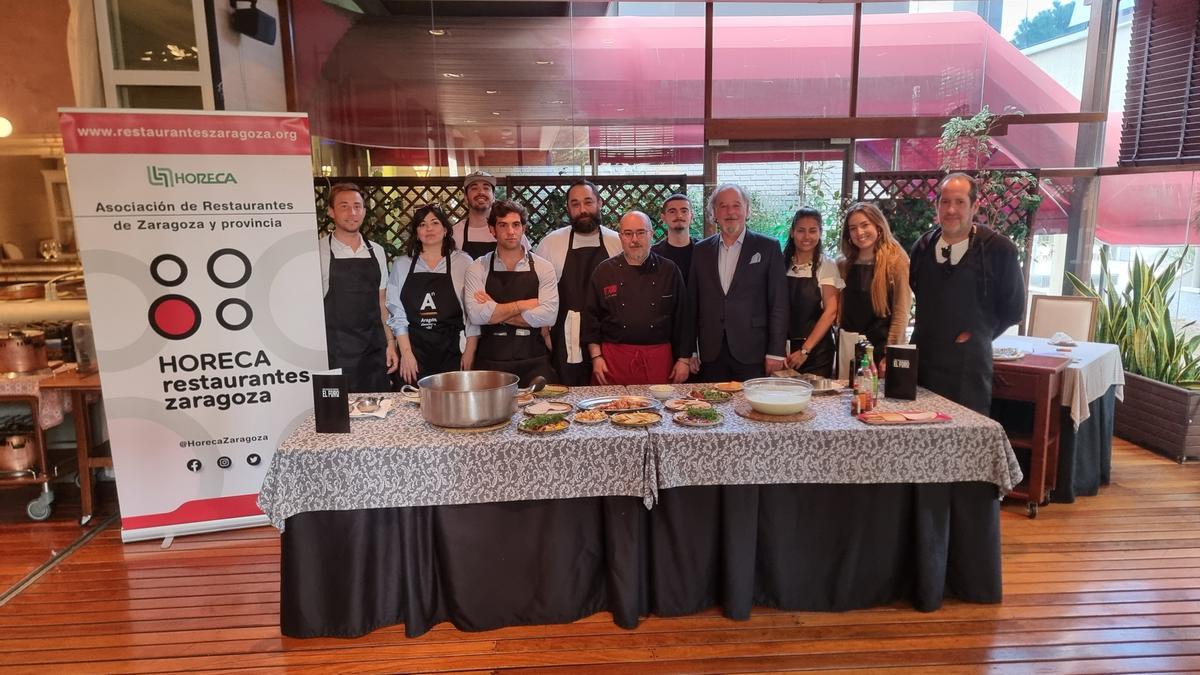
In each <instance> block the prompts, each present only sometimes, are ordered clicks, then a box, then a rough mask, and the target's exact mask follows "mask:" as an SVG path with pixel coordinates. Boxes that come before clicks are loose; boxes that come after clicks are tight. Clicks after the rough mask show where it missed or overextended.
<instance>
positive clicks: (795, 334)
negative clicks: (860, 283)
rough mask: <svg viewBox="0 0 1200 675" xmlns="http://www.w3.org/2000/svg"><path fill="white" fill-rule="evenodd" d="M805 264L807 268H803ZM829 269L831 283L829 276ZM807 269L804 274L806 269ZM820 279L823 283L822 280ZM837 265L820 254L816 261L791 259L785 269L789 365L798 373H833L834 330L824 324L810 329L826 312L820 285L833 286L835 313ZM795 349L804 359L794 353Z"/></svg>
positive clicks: (835, 310)
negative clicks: (805, 261) (818, 330)
mask: <svg viewBox="0 0 1200 675" xmlns="http://www.w3.org/2000/svg"><path fill="white" fill-rule="evenodd" d="M804 267H807V268H808V269H803V268H804ZM830 271H832V272H833V276H832V280H833V283H829V281H830V280H831V279H830V277H829V276H828V272H830ZM806 272H807V273H808V275H807V276H805V273H806ZM822 281H824V282H826V283H824V284H823V283H822ZM838 281H840V279H839V278H838V276H837V265H835V264H834V263H833V261H831V260H829V259H828V258H826V257H825V256H823V255H820V254H818V255H817V262H816V265H815V266H814V265H813V263H811V262H809V263H807V264H803V263H795V262H793V263H792V264H791V266H790V267H789V270H788V277H787V283H788V341H789V343H790V345H789V347H788V348H789V349H790V350H791V352H790V353H789V354H788V365H789V366H791V367H793V368H794V369H795V370H796V371H797V372H800V373H813V374H816V375H820V376H821V377H833V362H834V357H835V355H836V353H837V350H836V348H835V346H834V343H833V331H832V330H830V328H828V327H827V328H825V329H824V330H822V331H821V333H820V334H819V335H814V334H813V332H814V330H815V329H816V327H817V323H819V322H820V320H821V316H822V315H823V314H824V313H825V309H826V304H825V297H824V294H823V292H822V286H826V287H830V288H832V289H833V290H834V294H833V304H832V311H833V312H834V315H835V316H836V313H837V282H838ZM797 352H798V353H799V354H801V355H803V357H804V358H803V359H800V358H798V357H796V356H795V355H796V354H797Z"/></svg>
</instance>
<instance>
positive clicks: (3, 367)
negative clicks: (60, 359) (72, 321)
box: [0, 329, 47, 373]
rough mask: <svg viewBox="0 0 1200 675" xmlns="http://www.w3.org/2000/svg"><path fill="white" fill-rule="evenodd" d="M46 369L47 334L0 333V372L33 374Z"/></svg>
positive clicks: (22, 331) (23, 331)
mask: <svg viewBox="0 0 1200 675" xmlns="http://www.w3.org/2000/svg"><path fill="white" fill-rule="evenodd" d="M46 367H47V362H46V334H45V333H43V332H42V331H40V330H16V329H14V330H9V331H7V332H3V331H0V372H6V373H32V372H36V371H38V370H42V369H45V368H46Z"/></svg>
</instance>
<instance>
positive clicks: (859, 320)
mask: <svg viewBox="0 0 1200 675" xmlns="http://www.w3.org/2000/svg"><path fill="white" fill-rule="evenodd" d="M881 274H882V272H881ZM874 276H875V266H874V265H854V264H850V265H847V266H846V287H845V288H843V289H842V320H841V325H840V326H839V327H840V328H841V329H842V330H848V331H851V332H853V333H861V334H862V335H865V336H866V338H867V340H868V341H869V342H870V343H871V345H872V346H874V347H875V360H876V361H882V360H883V356H884V351H885V350H886V348H887V342H888V328H889V327H890V326H891V324H892V317H891V316H890V315H889V316H875V306H874V305H872V304H871V280H872V279H873V278H874ZM891 300H892V298H891V289H888V306H889V307H891V304H892V302H891Z"/></svg>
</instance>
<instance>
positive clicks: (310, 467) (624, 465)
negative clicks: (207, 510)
mask: <svg viewBox="0 0 1200 675" xmlns="http://www.w3.org/2000/svg"><path fill="white" fill-rule="evenodd" d="M623 393H625V388H624V387H578V388H576V389H573V390H572V391H571V392H570V393H568V394H567V395H566V396H564V397H562V398H561V399H560V400H563V401H568V402H576V401H579V400H582V399H584V398H587V397H590V396H609V395H619V394H623ZM395 398H396V399H397V400H399V396H398V395H395ZM648 451H649V438H648V436H647V434H646V431H645V430H644V429H623V428H619V427H613V426H611V425H609V424H602V425H594V426H587V425H582V424H572V425H571V427H570V428H569V429H567V430H566V431H565V432H562V433H557V434H550V435H547V436H534V435H531V434H526V433H524V432H520V431H517V429H516V424H515V422H514V423H511V424H509V426H508V427H506V428H504V429H501V430H498V431H491V432H481V433H449V432H447V431H444V430H441V429H437V428H435V427H432V426H430V425H429V424H426V423H425V421H424V420H423V419H422V417H421V412H420V408H418V407H417V406H415V405H412V404H408V403H400V404H399V406H398V409H397V410H396V411H395V412H394V413H392V414H390V415H388V417H387V418H386V419H382V420H381V419H374V418H372V419H353V420H351V421H350V433H349V434H318V433H316V431H315V430H314V426H313V419H312V418H309V419H308V421H306V422H305V423H304V424H302V425H301V426H300V427H299V428H298V429H297V430H296V431H295V432H293V433H292V435H291V436H289V437H288V438H287V439H286V440H284V441H283V442H282V443H281V444H280V447H279V449H278V450H277V451H276V452H275V456H274V458H273V459H272V460H271V466H270V468H269V469H268V471H267V476H266V478H265V479H264V481H263V486H262V490H261V491H260V492H259V496H258V506H259V508H261V509H262V510H263V512H264V513H266V514H267V516H269V517H270V519H271V523H272V524H273V525H275V527H277V528H279V529H281V530H282V529H283V524H284V521H286V520H287V519H288V518H289V517H291V516H293V515H295V514H297V513H302V512H305V511H322V510H346V509H371V508H384V507H399V506H432V505H446V504H478V503H485V502H505V501H518V500H526V499H566V498H572V497H599V496H617V495H624V496H632V497H642V498H643V499H645V500H647V506H649V505H650V503H651V502H652V500H653V495H654V494H655V491H654V488H653V486H652V485H651V484H650V478H651V476H652V475H653V474H651V473H650V472H649V468H650V467H653V462H652V461H651V460H650V458H649V457H648V456H647V453H648Z"/></svg>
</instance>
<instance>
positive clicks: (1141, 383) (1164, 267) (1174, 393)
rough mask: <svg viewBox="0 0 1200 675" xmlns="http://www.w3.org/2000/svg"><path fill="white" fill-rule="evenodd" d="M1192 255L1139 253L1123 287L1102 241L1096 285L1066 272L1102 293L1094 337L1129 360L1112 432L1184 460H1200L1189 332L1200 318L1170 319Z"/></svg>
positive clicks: (1197, 364)
mask: <svg viewBox="0 0 1200 675" xmlns="http://www.w3.org/2000/svg"><path fill="white" fill-rule="evenodd" d="M1186 257H1187V249H1186V248H1185V249H1184V254H1183V255H1181V256H1180V257H1179V258H1178V259H1176V260H1167V252H1166V251H1164V252H1163V253H1162V254H1161V255H1160V256H1158V258H1157V259H1155V260H1154V262H1153V263H1147V262H1146V261H1144V260H1143V259H1142V257H1141V256H1140V255H1134V258H1133V264H1132V265H1131V266H1130V273H1129V282H1128V284H1127V285H1126V286H1125V288H1124V289H1123V290H1118V289H1117V287H1116V284H1115V283H1114V281H1113V277H1112V274H1111V273H1110V271H1109V267H1108V246H1101V247H1100V281H1099V284H1098V287H1097V288H1092V287H1091V286H1089V285H1088V284H1085V283H1084V282H1083V280H1081V279H1080V278H1079V277H1077V276H1075V275H1074V274H1071V273H1070V272H1068V273H1067V278H1068V280H1070V282H1071V285H1072V286H1074V287H1075V290H1076V291H1078V292H1079V293H1080V294H1081V295H1086V296H1088V297H1093V298H1098V299H1099V300H1100V306H1099V311H1098V313H1097V316H1096V341H1097V342H1109V343H1112V344H1115V345H1117V348H1118V349H1119V350H1120V352H1121V361H1122V363H1123V364H1124V366H1125V396H1124V400H1123V401H1119V402H1118V403H1117V408H1116V417H1115V419H1114V420H1113V432H1114V433H1115V434H1116V435H1117V436H1120V437H1121V438H1124V439H1126V440H1129V441H1132V442H1134V443H1137V444H1138V445H1141V446H1143V447H1146V448H1149V449H1151V450H1154V451H1156V452H1160V453H1163V454H1166V455H1167V456H1170V457H1173V458H1175V459H1177V460H1179V461H1180V462H1183V461H1184V460H1186V459H1188V458H1192V459H1195V458H1200V335H1192V336H1190V337H1187V336H1185V331H1186V329H1188V328H1190V327H1191V326H1192V325H1193V324H1194V323H1195V322H1187V323H1184V324H1182V325H1180V326H1176V325H1175V323H1174V322H1173V321H1172V320H1171V309H1170V306H1171V303H1172V302H1174V299H1175V295H1174V292H1173V291H1172V288H1173V286H1174V284H1175V281H1176V280H1177V278H1178V276H1179V272H1180V269H1181V268H1182V267H1183V262H1184V260H1185V259H1186Z"/></svg>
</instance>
